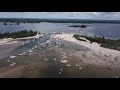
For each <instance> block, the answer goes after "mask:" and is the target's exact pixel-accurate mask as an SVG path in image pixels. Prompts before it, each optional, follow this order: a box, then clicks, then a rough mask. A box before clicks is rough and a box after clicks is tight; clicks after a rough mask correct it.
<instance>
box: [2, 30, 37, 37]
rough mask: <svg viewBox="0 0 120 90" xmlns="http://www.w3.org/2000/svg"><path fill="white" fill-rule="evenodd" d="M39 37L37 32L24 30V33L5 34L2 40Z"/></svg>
mask: <svg viewBox="0 0 120 90" xmlns="http://www.w3.org/2000/svg"><path fill="white" fill-rule="evenodd" d="M35 35H37V31H32V30H29V31H27V30H22V31H17V32H12V33H9V32H7V33H3V34H0V39H3V38H13V39H15V38H23V37H30V36H35Z"/></svg>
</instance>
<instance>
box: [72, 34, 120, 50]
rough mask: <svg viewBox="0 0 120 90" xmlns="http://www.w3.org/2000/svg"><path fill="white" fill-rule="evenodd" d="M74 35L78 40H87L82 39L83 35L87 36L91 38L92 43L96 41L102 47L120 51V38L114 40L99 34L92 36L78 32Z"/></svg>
mask: <svg viewBox="0 0 120 90" xmlns="http://www.w3.org/2000/svg"><path fill="white" fill-rule="evenodd" d="M73 37H75V38H76V39H77V40H80V41H85V40H84V39H83V40H82V39H80V37H83V38H86V39H87V40H89V41H90V43H92V42H96V43H98V44H100V46H101V47H105V48H110V49H114V50H118V51H120V39H118V40H112V39H106V38H104V36H103V37H98V36H94V37H92V36H87V35H78V34H74V35H73Z"/></svg>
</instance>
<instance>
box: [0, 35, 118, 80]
mask: <svg viewBox="0 0 120 90" xmlns="http://www.w3.org/2000/svg"><path fill="white" fill-rule="evenodd" d="M44 38H46V39H45V40H44V41H45V42H44V43H40V41H37V43H38V44H37V45H35V46H34V47H32V48H30V49H29V50H26V51H24V52H23V53H19V54H17V55H12V56H9V57H6V58H3V59H1V60H0V77H1V78H10V77H12V78H13V77H14V78H21V77H23V78H37V77H40V78H119V77H120V66H119V64H120V52H119V51H117V50H112V49H107V48H103V47H100V45H99V44H97V43H92V44H91V43H90V42H89V41H88V40H87V42H85V41H79V40H76V39H75V38H74V37H73V34H64V33H62V34H55V33H54V34H51V35H50V36H49V37H47V35H44Z"/></svg>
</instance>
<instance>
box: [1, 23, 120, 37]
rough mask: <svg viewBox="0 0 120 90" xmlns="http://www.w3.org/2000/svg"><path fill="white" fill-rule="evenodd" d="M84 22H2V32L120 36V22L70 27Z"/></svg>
mask: <svg viewBox="0 0 120 90" xmlns="http://www.w3.org/2000/svg"><path fill="white" fill-rule="evenodd" d="M81 24H82V23H47V22H42V23H25V24H24V23H21V24H19V25H3V23H2V22H1V23H0V33H5V32H14V31H18V30H35V31H39V32H44V33H52V32H64V33H80V34H84V35H92V36H94V35H97V36H105V37H106V38H113V39H118V38H120V24H104V23H103V24H98V23H94V24H89V25H91V26H88V27H87V28H74V27H68V26H70V25H81Z"/></svg>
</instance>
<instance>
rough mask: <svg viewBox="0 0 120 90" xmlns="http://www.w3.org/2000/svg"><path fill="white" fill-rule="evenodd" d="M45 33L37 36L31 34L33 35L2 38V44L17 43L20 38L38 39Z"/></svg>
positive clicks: (0, 40) (0, 42)
mask: <svg viewBox="0 0 120 90" xmlns="http://www.w3.org/2000/svg"><path fill="white" fill-rule="evenodd" d="M42 35H43V34H37V35H36V36H31V37H23V38H16V39H13V38H4V39H0V45H5V44H14V43H17V42H18V41H19V40H30V39H37V38H39V37H41V36H42Z"/></svg>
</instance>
